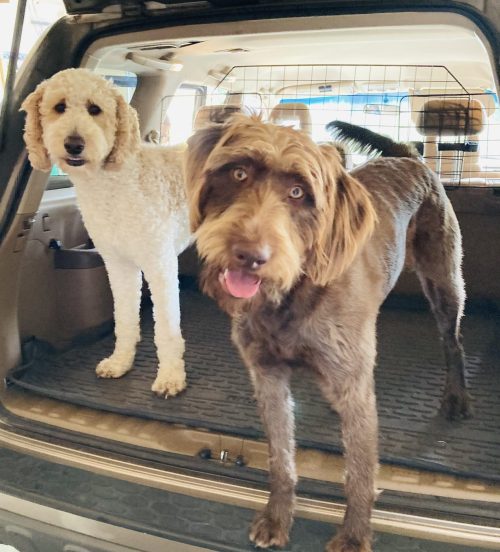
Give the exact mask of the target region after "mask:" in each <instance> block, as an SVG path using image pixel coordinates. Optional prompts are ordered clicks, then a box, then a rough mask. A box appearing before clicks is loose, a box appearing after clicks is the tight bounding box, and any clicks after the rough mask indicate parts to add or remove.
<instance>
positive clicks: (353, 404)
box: [186, 117, 470, 552]
mask: <svg viewBox="0 0 500 552" xmlns="http://www.w3.org/2000/svg"><path fill="white" fill-rule="evenodd" d="M241 169H243V170H244V174H245V175H246V176H245V178H244V180H243V181H241V180H239V179H238V178H237V175H238V174H241V173H238V171H240V170H241ZM186 176H187V189H188V201H189V203H190V212H191V224H192V228H193V230H195V231H196V236H197V246H198V250H199V253H200V255H201V257H202V258H203V259H204V269H203V276H202V281H203V287H204V289H205V291H206V292H207V293H209V294H210V295H212V296H213V297H215V298H216V299H217V301H218V302H219V304H220V305H221V307H222V308H224V309H225V310H226V311H228V312H229V313H230V314H231V315H232V318H233V332H232V337H233V340H234V342H235V344H236V345H237V346H238V348H239V350H240V353H241V355H242V357H243V360H244V362H245V364H246V366H247V368H248V370H249V373H250V376H251V378H252V382H253V384H254V388H255V395H256V398H257V402H258V406H259V410H260V413H261V417H262V421H263V425H264V428H265V431H266V434H267V437H268V441H269V470H270V489H271V493H270V497H269V502H268V504H267V506H266V508H265V509H264V511H263V512H261V513H260V514H258V515H257V517H256V519H255V520H254V523H253V525H252V529H251V531H250V538H251V540H252V541H253V542H254V543H255V544H256V545H258V546H260V547H268V546H273V545H277V546H284V545H285V544H286V543H287V541H288V532H289V529H290V527H291V524H292V516H293V508H294V501H295V494H294V489H295V484H296V480H297V476H296V472H295V462H294V453H295V441H294V421H293V406H292V399H291V395H290V388H289V380H290V377H291V374H292V371H293V368H294V367H296V366H298V365H300V366H303V367H306V368H307V369H309V370H311V371H313V372H314V373H315V375H316V377H317V379H318V382H319V385H320V388H321V390H322V392H323V393H324V395H325V397H326V398H327V399H328V400H329V402H330V404H331V405H332V407H333V408H335V409H336V410H337V412H338V413H339V415H340V417H341V421H342V435H343V442H344V447H345V461H346V480H345V488H346V495H347V510H346V514H345V519H344V523H343V526H342V528H341V530H340V531H339V533H338V535H337V536H336V537H335V538H334V539H333V540H332V541H331V542H330V543H329V544H328V546H327V550H328V551H329V552H370V551H371V529H370V515H371V510H372V506H373V502H374V500H375V491H374V485H375V475H376V470H377V456H378V455H377V412H376V404H375V392H374V382H373V367H374V364H375V357H376V346H375V345H376V344H375V325H376V320H377V315H378V311H379V308H380V305H381V303H382V302H383V300H384V298H385V297H386V296H387V294H388V293H389V291H390V290H391V288H392V287H393V286H394V284H395V282H396V280H397V278H398V276H399V273H400V272H401V270H402V268H403V265H404V262H405V248H407V249H408V250H409V251H410V252H411V255H408V258H411V259H413V262H414V266H415V269H416V271H417V274H418V276H419V278H420V280H421V282H422V285H423V289H424V292H425V293H426V295H427V297H428V298H429V301H430V303H431V306H432V308H433V311H434V313H435V315H436V319H437V321H438V327H439V330H440V333H441V335H442V337H443V341H444V345H445V351H446V362H447V367H448V374H447V379H446V386H445V394H444V397H443V403H442V410H443V413H444V414H445V415H446V416H448V417H450V418H452V417H461V416H467V415H469V413H470V408H469V402H468V401H469V399H468V395H467V391H466V387H465V378H464V356H463V351H462V348H461V345H460V342H459V321H460V317H461V315H462V309H463V302H464V299H465V293H464V286H463V280H462V275H461V255H462V250H461V238H460V231H459V228H458V224H457V221H456V217H455V215H454V213H453V210H452V208H451V205H450V203H449V201H448V199H447V197H446V194H445V192H444V189H443V188H442V186H441V184H440V183H439V181H438V179H437V178H436V176H435V175H434V174H433V173H432V172H431V171H430V170H428V169H427V168H426V167H425V166H424V165H423V164H422V163H420V162H418V161H416V160H414V159H381V160H377V161H373V162H371V163H368V164H367V165H365V166H363V167H361V168H358V169H356V170H355V171H353V172H352V173H351V174H347V173H346V171H345V170H344V169H343V167H342V166H341V163H340V158H339V155H338V153H337V152H336V150H335V148H333V147H329V146H317V145H316V144H314V142H312V140H311V139H310V138H309V137H308V136H307V135H305V134H304V133H301V132H298V131H295V130H292V129H289V128H283V127H278V126H274V125H270V124H265V123H262V122H261V121H259V120H257V119H255V118H253V119H252V118H245V117H237V118H235V119H233V120H232V121H230V122H229V123H227V124H225V125H223V126H219V127H214V128H208V129H204V130H202V131H200V132H198V133H197V134H195V136H194V137H193V138H192V139H191V140H190V141H189V148H188V154H187V165H186ZM296 186H300V187H301V188H302V189H303V190H305V192H306V195H305V196H304V197H303V198H301V199H300V201H296V200H295V199H293V198H291V196H290V193H291V192H290V190H293V189H294V188H295V187H296ZM235 248H237V249H235ZM241 248H243V250H244V251H250V252H255V255H256V258H258V259H260V260H263V261H264V262H262V263H260V264H258V265H257V264H256V263H251V262H250V263H247V264H245V265H244V266H245V267H246V268H245V270H248V272H252V273H254V274H256V275H258V276H259V277H260V278H261V282H262V283H261V286H260V289H259V291H258V292H257V294H256V295H255V296H253V297H252V298H251V299H237V298H235V297H233V296H232V295H230V294H229V293H228V291H227V288H225V287H224V286H223V285H222V284H221V281H222V282H224V280H223V279H222V280H221V272H223V271H224V270H225V269H231V270H234V267H239V266H240V265H241V262H242V259H241V257H238V255H237V254H236V253H235V251H239V250H240V249H241ZM263 251H264V252H265V255H264V254H263V253H262V252H263ZM258 255H260V257H259V256H258ZM245 262H246V260H245Z"/></svg>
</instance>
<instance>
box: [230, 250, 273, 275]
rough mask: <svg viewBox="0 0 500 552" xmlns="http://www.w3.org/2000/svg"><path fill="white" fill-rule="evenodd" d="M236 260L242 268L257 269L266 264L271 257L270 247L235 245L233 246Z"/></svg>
mask: <svg viewBox="0 0 500 552" xmlns="http://www.w3.org/2000/svg"><path fill="white" fill-rule="evenodd" d="M232 251H233V256H234V260H235V261H236V263H237V264H238V265H239V266H241V267H242V268H246V269H247V270H248V269H249V270H257V269H259V268H260V267H261V266H262V265H264V264H266V263H267V261H268V260H269V258H270V256H271V255H270V249H269V247H267V246H264V247H258V246H254V247H251V246H242V245H234V246H233V248H232Z"/></svg>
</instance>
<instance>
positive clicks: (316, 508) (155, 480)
mask: <svg viewBox="0 0 500 552" xmlns="http://www.w3.org/2000/svg"><path fill="white" fill-rule="evenodd" d="M0 443H1V445H2V446H5V447H7V448H11V449H14V450H17V451H20V452H23V453H26V454H31V455H34V456H37V457H41V458H44V459H46V460H49V461H53V462H56V463H59V464H64V465H70V466H73V467H76V468H79V469H84V470H88V471H92V472H95V473H100V474H102V475H106V476H108V477H115V478H118V479H125V480H128V481H134V482H135V483H139V484H142V485H147V486H151V487H154V488H159V489H164V490H166V491H171V492H177V493H181V494H187V495H189V496H194V497H198V498H202V499H206V500H213V501H216V502H222V503H225V504H233V505H238V506H241V507H246V508H252V509H260V508H262V507H263V506H264V505H265V503H266V502H267V497H268V493H267V491H263V490H259V489H253V488H250V487H246V486H243V485H234V484H231V483H225V482H221V481H217V480H216V479H208V478H203V477H194V476H191V475H186V474H180V473H175V472H172V471H168V470H160V469H157V468H152V467H149V466H143V465H139V464H136V463H133V462H125V461H122V460H117V459H115V458H109V457H108V456H101V455H98V454H91V453H88V452H84V451H81V450H73V449H71V448H69V447H64V446H61V445H55V444H51V443H47V442H43V441H39V440H37V439H32V438H30V437H25V436H22V435H15V434H12V433H11V432H10V431H8V430H7V429H5V428H4V427H0ZM296 513H297V515H298V516H300V517H304V518H308V519H316V520H320V521H325V522H330V523H336V524H338V523H339V522H340V521H341V520H342V518H343V515H344V506H343V505H342V504H339V503H334V502H326V501H323V500H316V499H309V498H304V497H299V498H298V500H297V507H296ZM372 524H373V527H374V529H375V530H376V531H382V532H388V533H397V534H402V535H407V536H413V537H418V538H424V539H427V540H429V539H430V540H436V541H441V542H449V543H456V544H461V545H468V546H478V547H481V548H485V549H490V550H498V548H499V546H500V528H498V527H487V526H481V525H471V524H467V523H460V522H453V521H448V520H436V519H432V518H427V517H423V516H416V515H410V514H401V513H396V512H389V511H386V510H382V509H375V510H374V511H373V516H372Z"/></svg>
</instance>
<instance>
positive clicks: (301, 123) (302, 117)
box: [269, 102, 312, 134]
mask: <svg viewBox="0 0 500 552" xmlns="http://www.w3.org/2000/svg"><path fill="white" fill-rule="evenodd" d="M269 121H270V122H271V123H275V124H277V125H282V124H286V123H288V124H289V123H297V124H298V127H299V128H300V129H301V130H304V131H306V132H307V133H308V134H311V133H312V123H311V113H310V112H309V107H308V106H307V105H306V104H305V103H300V102H295V103H283V104H278V105H276V106H274V107H273V109H272V111H271V114H270V115H269Z"/></svg>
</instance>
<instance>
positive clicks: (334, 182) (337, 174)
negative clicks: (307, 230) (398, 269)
mask: <svg viewBox="0 0 500 552" xmlns="http://www.w3.org/2000/svg"><path fill="white" fill-rule="evenodd" d="M322 153H323V155H324V157H325V161H326V164H325V166H326V168H325V167H324V171H323V172H324V179H325V182H324V185H325V192H324V193H325V194H326V197H325V198H324V200H325V201H324V203H323V205H318V210H319V220H318V223H319V225H318V230H319V232H318V234H319V235H318V236H317V240H316V243H315V245H314V248H313V250H312V258H311V259H309V262H308V266H307V268H306V271H307V273H308V276H309V277H310V278H311V279H312V281H313V282H314V283H315V284H316V285H319V286H324V285H326V284H328V283H329V282H331V281H332V280H334V279H336V278H338V277H339V276H340V275H341V274H342V273H343V272H344V271H345V270H346V269H347V268H348V267H349V265H350V264H351V263H352V261H353V260H354V258H355V257H356V254H357V253H358V251H359V249H360V248H361V246H362V245H363V244H364V243H365V241H366V240H367V239H368V238H369V236H370V235H371V233H372V231H373V228H374V226H375V223H376V222H377V215H376V213H375V209H374V207H373V204H372V201H371V197H370V194H369V192H368V191H367V190H366V189H365V187H364V186H363V185H362V184H361V183H360V182H359V181H358V180H356V179H355V178H353V177H352V176H350V175H349V174H348V173H347V172H346V171H345V170H344V169H343V167H341V166H340V164H339V155H338V152H335V153H333V152H332V153H329V152H326V151H324V150H323V151H322Z"/></svg>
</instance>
